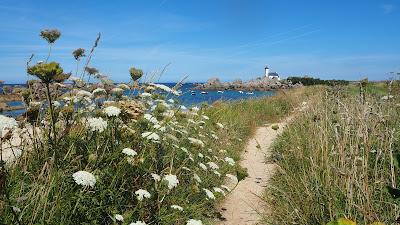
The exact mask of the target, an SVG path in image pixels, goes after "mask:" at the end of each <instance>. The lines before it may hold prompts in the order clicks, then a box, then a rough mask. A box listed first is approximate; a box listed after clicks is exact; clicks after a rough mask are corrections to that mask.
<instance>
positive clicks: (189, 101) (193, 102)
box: [0, 83, 275, 117]
mask: <svg viewBox="0 0 400 225" xmlns="http://www.w3.org/2000/svg"><path fill="white" fill-rule="evenodd" d="M162 84H164V85H166V86H168V87H174V86H175V85H176V83H162ZM7 85H9V84H7ZM15 85H17V84H14V85H9V86H15ZM20 85H21V86H24V85H22V84H20ZM194 87H195V86H194V84H193V83H185V84H183V85H182V87H181V88H180V91H182V94H181V95H180V96H174V95H172V94H170V95H168V96H167V98H172V99H175V100H178V102H179V103H180V104H181V105H184V106H186V107H191V106H200V105H202V104H204V103H206V104H209V105H211V104H212V103H214V102H216V101H237V100H242V99H252V98H259V97H266V96H267V97H270V96H273V95H274V94H275V91H233V90H224V91H211V90H210V91H203V90H194ZM0 91H2V90H1V87H0ZM125 94H126V95H128V96H129V94H130V93H125ZM132 94H133V95H137V94H138V93H137V91H134V92H133V93H132ZM7 104H8V105H10V106H19V105H23V103H22V102H19V101H16V102H8V103H7ZM24 112H25V110H23V109H22V110H14V111H4V112H0V114H3V115H7V116H11V117H16V116H18V115H21V114H22V113H24Z"/></svg>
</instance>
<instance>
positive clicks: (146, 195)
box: [135, 189, 151, 201]
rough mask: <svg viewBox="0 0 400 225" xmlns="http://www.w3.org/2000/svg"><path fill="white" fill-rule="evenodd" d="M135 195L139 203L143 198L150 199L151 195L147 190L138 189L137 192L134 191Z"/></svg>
mask: <svg viewBox="0 0 400 225" xmlns="http://www.w3.org/2000/svg"><path fill="white" fill-rule="evenodd" d="M135 194H136V198H137V199H138V200H139V201H142V200H143V199H144V198H150V197H151V194H150V193H149V192H148V191H147V190H144V189H139V190H137V191H135Z"/></svg>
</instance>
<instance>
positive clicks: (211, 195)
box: [203, 188, 215, 199]
mask: <svg viewBox="0 0 400 225" xmlns="http://www.w3.org/2000/svg"><path fill="white" fill-rule="evenodd" d="M203 191H204V192H205V193H206V195H207V198H208V199H215V196H214V194H213V193H212V192H211V191H210V190H208V189H207V188H203Z"/></svg>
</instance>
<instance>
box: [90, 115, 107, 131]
mask: <svg viewBox="0 0 400 225" xmlns="http://www.w3.org/2000/svg"><path fill="white" fill-rule="evenodd" d="M88 124H89V128H90V130H91V131H97V132H99V133H101V132H103V131H104V130H105V129H106V128H107V121H105V120H103V118H101V117H99V118H89V119H88Z"/></svg>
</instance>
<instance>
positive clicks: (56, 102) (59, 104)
mask: <svg viewBox="0 0 400 225" xmlns="http://www.w3.org/2000/svg"><path fill="white" fill-rule="evenodd" d="M52 104H53V106H54V107H56V108H58V107H60V106H61V103H60V102H59V101H54V102H52Z"/></svg>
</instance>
